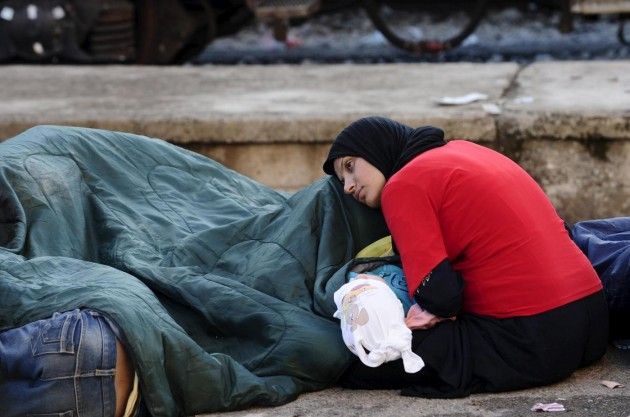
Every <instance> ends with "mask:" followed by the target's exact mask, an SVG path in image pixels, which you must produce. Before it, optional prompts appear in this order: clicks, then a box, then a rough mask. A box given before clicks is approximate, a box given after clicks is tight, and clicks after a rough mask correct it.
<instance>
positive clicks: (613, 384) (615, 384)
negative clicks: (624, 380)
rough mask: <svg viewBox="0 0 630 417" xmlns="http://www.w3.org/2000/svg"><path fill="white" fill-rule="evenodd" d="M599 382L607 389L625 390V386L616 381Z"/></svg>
mask: <svg viewBox="0 0 630 417" xmlns="http://www.w3.org/2000/svg"><path fill="white" fill-rule="evenodd" d="M599 382H600V384H602V385H603V386H605V387H607V388H610V389H615V388H623V387H624V385H623V384H620V383H619V382H616V381H607V380H605V379H604V380H602V381H599Z"/></svg>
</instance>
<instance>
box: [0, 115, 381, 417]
mask: <svg viewBox="0 0 630 417" xmlns="http://www.w3.org/2000/svg"><path fill="white" fill-rule="evenodd" d="M0 161H1V162H0V164H1V168H0V205H1V207H0V218H1V219H0V246H1V249H0V329H8V328H12V327H16V326H20V325H22V324H25V323H28V322H31V321H34V320H37V319H41V318H45V317H48V316H51V315H52V314H53V312H55V311H65V310H71V309H74V308H93V309H96V310H99V311H101V312H103V313H104V314H106V315H107V316H108V317H110V318H111V319H112V320H113V321H114V322H116V323H117V325H118V326H119V327H120V330H121V332H122V335H121V337H122V338H123V339H124V341H125V343H126V345H127V348H128V350H129V351H130V353H131V355H132V356H133V359H134V362H135V366H136V369H137V371H138V373H139V376H140V379H141V389H142V393H143V398H144V399H145V401H146V403H147V406H148V407H149V410H150V412H151V414H152V415H153V416H154V417H162V416H185V415H193V414H196V413H204V412H211V411H218V410H229V409H237V408H243V407H247V406H251V405H277V404H282V403H285V402H287V401H290V400H292V399H294V398H295V397H296V396H297V395H298V394H299V393H301V392H304V391H310V390H317V389H322V388H325V387H327V386H330V385H331V384H332V383H334V381H335V380H336V378H337V377H338V376H339V375H340V374H341V373H342V372H343V371H344V370H345V368H346V366H347V365H348V364H349V362H350V361H351V356H350V353H349V352H348V351H347V349H346V347H345V345H344V343H343V341H342V339H341V333H340V330H339V324H338V322H336V321H334V320H333V319H332V318H331V316H332V314H333V312H334V311H335V305H334V301H333V293H334V291H335V290H336V289H337V288H339V287H340V286H341V285H342V284H343V283H344V278H345V272H346V271H345V269H346V268H347V267H344V265H347V262H348V261H349V260H350V259H351V257H352V256H353V255H354V254H355V253H356V252H357V251H358V250H359V249H360V248H361V247H363V246H365V245H367V244H368V243H370V242H372V241H374V240H376V239H378V238H380V237H382V236H384V235H385V234H386V230H385V226H384V223H383V219H382V217H381V216H380V214H378V212H377V211H375V210H371V209H368V208H364V207H363V206H360V205H359V204H357V203H355V202H354V201H352V199H349V198H347V197H346V196H344V195H343V192H342V190H341V188H340V186H339V185H338V184H337V182H336V181H334V180H331V179H322V180H320V181H317V182H315V183H314V184H313V185H311V186H309V187H307V188H305V189H303V190H301V191H299V192H297V193H295V194H293V195H291V196H288V195H285V194H282V193H279V192H276V191H274V190H272V189H270V188H267V187H265V186H263V185H261V184H258V183H256V182H254V181H252V180H250V179H248V178H246V177H244V176H242V175H239V174H237V173H235V172H234V171H231V170H229V169H227V168H225V167H223V166H222V165H220V164H218V163H216V162H214V161H212V160H209V159H207V158H205V157H203V156H200V155H197V154H194V153H192V152H189V151H186V150H183V149H180V148H178V147H176V146H173V145H170V144H168V143H166V142H163V141H161V140H157V139H149V138H146V137H141V136H137V135H132V134H126V133H119V132H110V131H102V130H93V129H85V128H69V127H55V126H40V127H36V128H33V129H30V130H28V131H26V132H24V133H22V134H20V135H18V136H17V137H15V138H13V139H10V140H8V141H5V142H3V143H2V144H0Z"/></svg>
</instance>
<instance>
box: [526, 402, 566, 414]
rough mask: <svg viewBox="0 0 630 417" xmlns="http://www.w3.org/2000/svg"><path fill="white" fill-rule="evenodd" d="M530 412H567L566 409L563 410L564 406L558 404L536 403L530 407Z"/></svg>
mask: <svg viewBox="0 0 630 417" xmlns="http://www.w3.org/2000/svg"><path fill="white" fill-rule="evenodd" d="M532 411H539V412H549V413H553V412H556V411H567V410H566V408H564V405H562V404H560V403H547V404H545V403H536V404H534V406H533V407H532Z"/></svg>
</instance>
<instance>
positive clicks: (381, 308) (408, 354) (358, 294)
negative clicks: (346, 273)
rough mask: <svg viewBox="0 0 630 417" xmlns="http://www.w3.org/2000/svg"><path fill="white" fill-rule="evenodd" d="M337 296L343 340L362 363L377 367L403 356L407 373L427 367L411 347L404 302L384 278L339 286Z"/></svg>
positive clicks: (359, 280)
mask: <svg viewBox="0 0 630 417" xmlns="http://www.w3.org/2000/svg"><path fill="white" fill-rule="evenodd" d="M334 298H335V304H336V305H337V311H336V312H335V314H334V317H336V318H338V319H340V320H341V334H342V336H343V341H344V343H345V344H346V346H348V349H350V351H351V352H352V353H354V354H355V355H357V356H358V357H359V359H361V362H363V363H364V364H365V365H367V366H370V367H372V368H374V367H377V366H379V365H381V364H383V363H385V362H389V361H393V360H396V359H399V358H402V361H403V365H404V367H405V372H407V373H416V372H418V371H419V370H420V369H422V368H423V367H424V361H423V360H422V358H421V357H420V356H418V355H416V354H415V353H413V351H412V350H411V330H409V328H408V327H407V326H406V325H405V314H404V312H403V307H402V304H401V303H400V300H398V298H396V295H395V294H394V292H393V291H392V289H391V288H389V287H388V286H387V284H385V282H383V280H382V279H380V278H379V277H374V278H369V279H368V278H357V279H355V280H353V281H350V282H348V283H347V284H345V285H343V286H342V287H341V288H339V289H338V290H337V291H336V292H335V295H334ZM366 350H367V351H366Z"/></svg>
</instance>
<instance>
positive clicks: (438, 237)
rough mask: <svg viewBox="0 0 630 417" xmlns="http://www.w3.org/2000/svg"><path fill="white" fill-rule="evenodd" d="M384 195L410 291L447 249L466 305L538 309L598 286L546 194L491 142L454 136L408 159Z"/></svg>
mask: <svg viewBox="0 0 630 417" xmlns="http://www.w3.org/2000/svg"><path fill="white" fill-rule="evenodd" d="M381 204H382V209H383V214H384V216H385V220H386V221H387V225H388V227H389V229H390V231H391V233H392V236H393V238H394V241H395V242H396V246H397V248H398V251H399V252H400V255H401V258H402V263H403V269H404V272H405V275H406V278H407V284H408V287H409V293H410V294H413V293H414V291H415V290H416V289H417V288H418V286H419V285H420V283H421V282H422V280H423V279H424V278H425V277H426V276H427V274H428V273H429V272H430V271H431V270H432V269H433V268H435V266H436V265H438V264H439V263H440V262H441V261H443V260H444V259H448V260H449V261H450V262H451V263H452V265H453V267H454V268H455V270H457V271H458V272H460V273H461V275H462V278H463V280H464V305H463V311H464V312H470V313H475V314H480V315H486V316H492V317H497V318H506V317H516V316H528V315H533V314H538V313H542V312H544V311H547V310H550V309H553V308H555V307H559V306H562V305H565V304H567V303H570V302H572V301H575V300H578V299H580V298H583V297H585V296H587V295H590V294H592V293H594V292H597V291H599V290H600V289H601V288H602V285H601V282H600V280H599V278H598V277H597V274H596V273H595V271H594V269H593V268H592V266H591V264H590V263H589V261H588V259H587V258H586V257H585V256H584V255H583V254H582V252H581V251H580V250H579V249H578V247H577V246H576V245H575V244H574V243H573V241H572V240H571V239H570V237H569V235H568V233H567V231H566V230H565V228H564V223H563V221H562V219H560V217H559V216H558V215H557V213H556V211H555V209H554V208H553V206H552V204H551V202H550V201H549V199H548V198H547V196H546V195H545V193H544V192H543V190H542V189H541V188H540V187H539V186H538V184H537V183H536V182H535V181H534V179H533V178H531V177H530V176H529V175H528V174H527V173H526V172H525V171H524V170H523V169H522V168H521V167H519V166H518V165H517V164H515V163H514V162H513V161H511V160H510V159H508V158H506V157H505V156H503V155H501V154H500V153H498V152H495V151H493V150H490V149H488V148H485V147H482V146H480V145H476V144H474V143H471V142H467V141H460V140H455V141H451V142H449V143H447V144H446V145H445V146H442V147H440V148H436V149H431V150H429V151H427V152H425V153H423V154H421V155H419V156H417V157H416V158H414V159H413V160H412V161H411V162H410V163H408V164H407V165H405V167H403V168H402V169H401V170H400V171H399V172H397V173H396V174H395V175H394V176H392V177H391V178H390V179H389V181H388V182H387V184H386V185H385V188H384V189H383V193H382V198H381Z"/></svg>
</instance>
